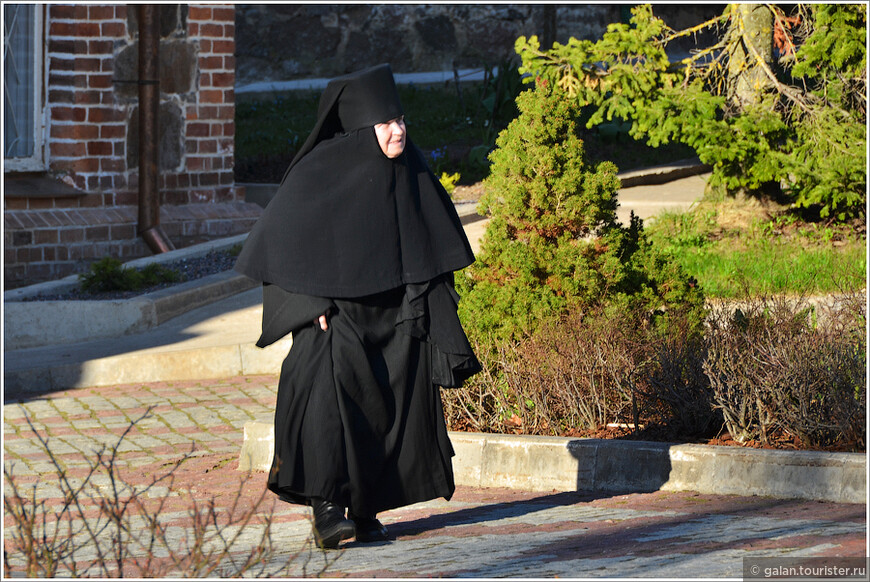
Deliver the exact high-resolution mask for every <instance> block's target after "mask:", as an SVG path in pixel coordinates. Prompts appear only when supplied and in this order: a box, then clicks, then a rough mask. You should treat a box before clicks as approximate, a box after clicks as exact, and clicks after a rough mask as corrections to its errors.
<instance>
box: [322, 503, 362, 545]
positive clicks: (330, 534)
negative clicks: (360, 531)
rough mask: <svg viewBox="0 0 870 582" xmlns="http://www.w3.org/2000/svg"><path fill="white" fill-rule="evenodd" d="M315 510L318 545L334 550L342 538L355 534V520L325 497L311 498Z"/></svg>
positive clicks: (348, 537) (345, 538)
mask: <svg viewBox="0 0 870 582" xmlns="http://www.w3.org/2000/svg"><path fill="white" fill-rule="evenodd" d="M311 508H312V509H313V510H314V541H315V542H316V543H317V547H319V548H323V549H325V550H334V549H335V548H337V547H338V544H339V542H340V541H341V540H347V539H350V538H352V537H353V536H354V533H355V532H354V527H353V522H352V521H351V520H349V519H345V517H344V509H343V508H341V507H339V506H337V505H335V504H334V503H332V502H330V501H327V500H325V499H320V498H318V497H315V498H314V499H312V500H311Z"/></svg>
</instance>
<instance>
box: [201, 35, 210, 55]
mask: <svg viewBox="0 0 870 582" xmlns="http://www.w3.org/2000/svg"><path fill="white" fill-rule="evenodd" d="M210 52H211V41H210V40H207V39H203V40H201V41H199V54H201V55H202V54H207V53H210Z"/></svg>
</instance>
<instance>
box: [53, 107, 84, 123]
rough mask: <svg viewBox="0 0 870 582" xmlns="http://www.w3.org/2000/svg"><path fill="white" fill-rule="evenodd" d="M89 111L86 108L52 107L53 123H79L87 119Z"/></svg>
mask: <svg viewBox="0 0 870 582" xmlns="http://www.w3.org/2000/svg"><path fill="white" fill-rule="evenodd" d="M87 114H88V110H87V109H86V108H85V107H65V106H60V107H52V108H51V119H52V121H77V122H82V121H84V120H85V118H86V117H87Z"/></svg>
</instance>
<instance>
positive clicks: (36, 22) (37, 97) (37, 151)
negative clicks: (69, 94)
mask: <svg viewBox="0 0 870 582" xmlns="http://www.w3.org/2000/svg"><path fill="white" fill-rule="evenodd" d="M23 4H24V3H23ZM47 9H48V7H47V6H46V5H43V4H36V5H35V9H34V19H33V31H32V34H33V51H34V54H35V55H36V58H34V59H33V78H34V80H35V82H34V83H33V95H32V97H33V102H34V103H36V104H37V106H36V107H35V110H34V115H33V154H32V155H31V156H29V157H19V158H7V157H6V151H5V149H6V147H5V143H4V148H3V149H4V152H3V171H4V173H6V172H40V171H43V170H45V169H46V163H45V161H46V157H47V155H46V154H47V152H46V147H45V145H46V139H45V132H46V123H45V116H46V99H45V95H46V94H47V90H48V79H47V75H45V71H46V70H47V60H48V51H47V47H46V43H47V38H46V36H47V35H46V34H45V32H46V31H45V22H46V21H47V15H46V10H47ZM3 18H4V25H3V26H4V28H3V30H4V35H5V30H6V28H5V26H6V25H5V11H4V14H3ZM6 48H7V47H6V44H5V39H4V45H3V57H4V58H3V74H4V81H3V82H4V95H3V99H6V95H5V90H6V88H5V82H6V79H5V74H6V70H5V67H6V65H5V63H6ZM4 123H5V120H4ZM4 129H5V128H4Z"/></svg>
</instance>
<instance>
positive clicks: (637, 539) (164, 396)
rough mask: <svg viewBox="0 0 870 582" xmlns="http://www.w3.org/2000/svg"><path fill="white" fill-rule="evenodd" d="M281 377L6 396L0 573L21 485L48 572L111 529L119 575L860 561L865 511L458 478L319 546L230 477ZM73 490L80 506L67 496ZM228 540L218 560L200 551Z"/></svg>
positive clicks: (506, 571) (653, 568) (300, 513)
mask: <svg viewBox="0 0 870 582" xmlns="http://www.w3.org/2000/svg"><path fill="white" fill-rule="evenodd" d="M276 384H277V378H276V377H275V376H257V377H238V378H229V379H225V380H209V381H201V382H195V381H186V382H157V383H149V384H129V385H120V386H107V387H100V388H87V389H77V390H70V391H65V392H56V393H54V394H52V395H50V396H46V397H40V398H34V399H30V400H26V401H22V402H6V403H5V406H4V410H3V420H4V422H3V435H4V470H5V472H6V474H7V475H6V477H5V478H4V496H5V498H6V501H7V502H6V504H5V528H4V549H5V556H4V559H5V562H4V566H5V573H6V574H7V575H20V574H22V573H24V568H25V566H26V564H27V559H26V554H25V552H24V551H22V550H21V547H20V545H19V544H18V542H17V541H16V540H18V539H20V535H21V532H22V530H20V529H18V528H17V527H16V526H15V521H14V519H13V517H12V514H11V511H13V510H14V509H15V505H14V504H11V503H10V500H11V498H12V497H11V496H12V495H13V493H14V492H15V490H17V491H18V492H19V493H20V494H21V495H22V496H23V497H24V498H26V499H28V501H27V502H26V505H27V507H29V508H30V509H31V510H34V508H35V510H36V514H37V515H40V516H41V515H44V516H46V518H47V519H46V522H45V523H44V524H43V523H42V522H39V521H38V522H37V523H36V525H34V526H33V531H35V532H36V533H40V534H42V533H44V534H45V538H44V539H43V540H41V542H40V544H37V547H38V548H41V550H42V551H43V552H47V549H46V548H48V549H53V550H54V551H55V557H57V556H61V557H62V556H66V557H65V558H64V560H61V561H62V562H63V564H64V566H63V567H61V568H59V570H58V571H57V572H54V573H55V574H70V573H72V571H71V570H70V567H72V566H74V567H75V568H77V569H78V571H77V573H78V574H84V575H89V576H101V575H108V574H112V573H113V572H112V570H111V567H113V565H112V564H113V562H112V561H111V560H107V559H105V556H108V555H110V554H109V552H110V551H111V548H112V540H113V539H115V537H123V538H124V539H126V540H127V542H128V543H127V546H128V549H129V551H130V554H129V555H127V556H125V557H124V559H123V560H122V561H123V563H124V573H125V575H128V576H166V575H178V574H186V575H187V574H191V575H208V576H215V575H229V574H232V573H235V572H238V571H240V570H244V573H245V575H247V576H257V575H286V576H294V577H299V576H314V575H325V576H328V577H356V578H360V577H563V578H564V577H568V578H613V577H616V578H622V577H643V578H646V577H650V578H655V577H668V578H673V577H687V578H720V577H740V576H742V559H743V558H746V557H805V556H825V557H842V558H847V557H863V556H866V555H867V542H866V531H867V530H866V521H867V514H866V505H863V504H836V503H827V502H816V501H796V500H782V499H773V498H762V497H740V496H726V495H704V494H697V493H690V492H681V493H674V492H655V493H646V494H630V495H616V496H610V495H604V494H590V493H584V492H571V493H564V492H526V491H514V490H506V489H473V488H468V487H460V488H458V490H457V492H456V495H455V496H454V498H453V499H452V500H451V501H449V502H447V501H444V500H435V501H431V502H427V503H421V504H416V505H413V506H410V507H405V508H400V509H396V510H393V511H389V512H385V513H384V514H383V515H382V516H381V518H382V520H383V521H384V522H385V523H386V524H387V525H388V526H389V528H390V530H391V532H392V533H393V534H394V536H395V540H393V541H392V542H389V543H381V544H359V543H356V542H350V543H347V544H346V545H344V546H343V549H342V550H341V551H333V552H320V551H319V550H316V549H315V548H313V546H312V542H311V535H310V532H311V528H310V522H309V518H308V510H307V509H306V508H303V507H299V506H293V505H288V504H284V503H281V502H279V501H277V500H276V499H275V498H274V496H272V495H270V494H264V484H265V475H264V474H262V473H255V474H251V475H248V474H245V473H242V472H240V471H238V470H237V466H238V461H237V457H238V453H239V449H240V447H241V444H242V438H243V434H242V427H243V426H244V423H245V422H247V421H251V420H257V421H264V420H267V419H268V418H270V415H271V411H272V407H273V406H274V402H275V391H276ZM28 418H29V419H30V422H31V423H32V428H31V426H29V425H28V421H27V419H28ZM134 421H135V424H133V425H132V428H131V423H133V422H134ZM122 436H123V438H122ZM40 438H41V439H42V440H43V441H45V443H46V444H45V445H43V444H42V441H41V440H40ZM46 448H47V449H48V451H47V450H46ZM100 450H102V451H103V453H102V457H99V458H98V457H97V453H98V452H99V451H100ZM49 451H50V454H49ZM113 451H114V456H112V452H113ZM100 461H102V464H101V465H100ZM95 467H96V468H95ZM61 471H62V473H61ZM12 485H14V488H13V487H12ZM77 487H80V488H81V491H80V492H79V497H80V500H81V505H80V507H79V508H76V507H71V506H70V505H69V503H68V501H69V496H68V490H69V488H77ZM113 491H117V493H113ZM132 493H135V495H131V494H132ZM113 501H117V503H114V505H113V503H112V502H113ZM124 503H129V505H126V506H125V505H124ZM212 503H213V505H211V504H212ZM211 507H214V510H213V511H212V510H211V509H210V508H211ZM112 511H115V513H114V515H116V516H120V517H119V518H118V519H117V520H116V521H112V519H110V518H109V517H108V516H110V515H112ZM196 515H199V516H200V517H203V516H205V517H211V518H212V519H213V520H214V521H213V522H212V524H211V525H209V524H208V523H205V522H203V520H202V519H199V520H197V519H195V517H194V516H196ZM246 515H248V516H249V519H248V521H244V519H245V516H246ZM155 516H156V520H155V519H153V518H154V517H155ZM116 524H121V525H123V527H122V528H121V530H123V531H121V533H118V531H119V530H118V529H117V527H116ZM155 524H158V525H159V527H158V526H156V525H155ZM215 524H217V527H216V525H215ZM243 524H244V525H243ZM198 525H199V527H198ZM86 526H87V527H90V528H91V529H90V532H97V530H99V531H98V532H97V533H96V534H93V533H89V531H88V529H87V527H86ZM40 528H41V529H40ZM124 528H126V529H124ZM155 531H156V532H159V536H158V537H159V543H154V542H153V536H152V534H153V533H154V532H155ZM197 531H201V532H204V533H203V534H202V536H203V538H204V539H205V541H204V543H203V544H202V545H201V546H199V545H198V544H197V540H198V538H197V534H196V532H197ZM218 532H220V533H221V534H222V535H223V538H220V537H218V536H217V535H216V533H218ZM232 536H235V537H232ZM94 539H96V540H97V541H94ZM221 539H223V540H224V541H221ZM149 540H152V541H150V542H149ZM149 543H150V544H151V545H150V546H149ZM64 544H66V545H64ZM227 546H229V548H230V551H229V552H228V553H227V554H225V555H223V556H222V557H221V558H220V559H211V558H204V557H203V558H197V556H203V555H204V554H203V553H202V552H207V551H208V550H209V549H211V550H214V549H216V548H217V549H220V548H224V547H227ZM71 548H72V549H74V550H75V551H74V552H72V554H70V549H71ZM258 548H259V549H260V553H256V551H257V550H258ZM252 551H253V552H254V554H253V555H254V557H253V558H252V559H251V561H250V563H249V566H245V565H241V566H240V565H239V564H240V563H242V562H241V561H242V560H243V559H245V558H247V557H249V556H251V554H252ZM64 552H66V554H64ZM101 553H102V555H103V556H104V558H102V559H101V558H100V555H101ZM34 555H35V554H34ZM149 555H150V556H151V561H150V562H146V561H145V558H146V557H147V556H149ZM179 557H182V558H189V559H188V560H187V561H186V562H185V561H184V560H181V561H180V562H175V561H173V560H174V559H179ZM45 558H46V556H43V557H42V558H41V559H40V560H41V561H40V563H41V564H43V566H42V567H43V568H44V567H46V566H45V564H47V563H48V562H47V561H46V560H45ZM231 559H232V560H234V561H235V562H234V563H233V562H232V561H231ZM34 561H36V560H34ZM101 563H102V564H106V568H107V569H106V570H101V569H100V567H99V564H101ZM197 567H199V569H197ZM213 567H216V568H217V569H216V570H209V569H207V568H213ZM33 573H35V574H37V575H46V572H45V571H44V570H42V571H39V570H37V571H34V572H33Z"/></svg>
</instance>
